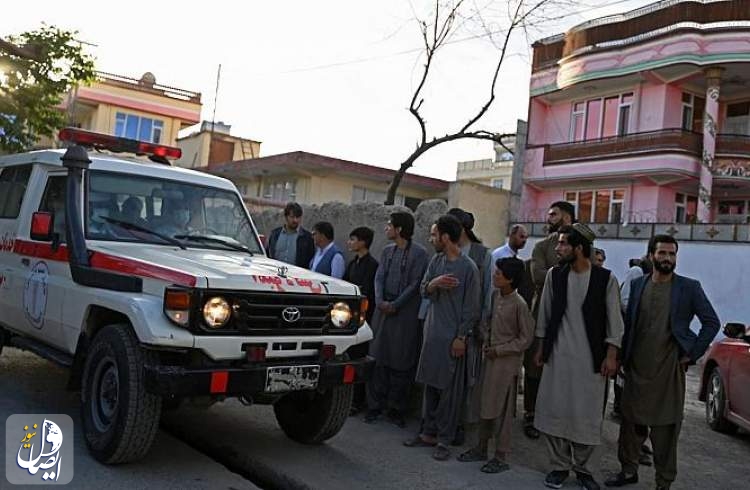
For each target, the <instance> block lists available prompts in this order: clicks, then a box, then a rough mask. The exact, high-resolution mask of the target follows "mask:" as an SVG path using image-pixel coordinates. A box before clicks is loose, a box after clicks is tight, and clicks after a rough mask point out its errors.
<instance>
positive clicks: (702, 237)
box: [522, 222, 750, 243]
mask: <svg viewBox="0 0 750 490" xmlns="http://www.w3.org/2000/svg"><path fill="white" fill-rule="evenodd" d="M522 224H523V225H524V226H526V229H527V230H528V231H529V235H530V236H532V237H546V236H547V235H548V231H547V223H539V222H529V223H522ZM587 224H588V227H589V228H591V230H592V231H593V232H594V233H596V237H597V238H601V239H615V240H617V239H621V240H648V239H649V238H651V237H652V236H654V235H662V234H666V235H672V236H673V237H675V238H676V239H677V240H678V241H693V242H741V243H748V242H750V224H729V223H701V224H684V223H628V224H627V225H624V224H619V223H587Z"/></svg>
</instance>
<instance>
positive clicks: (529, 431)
mask: <svg viewBox="0 0 750 490" xmlns="http://www.w3.org/2000/svg"><path fill="white" fill-rule="evenodd" d="M523 433H524V434H526V437H528V438H529V439H539V435H540V434H539V431H538V430H537V428H536V427H534V426H533V425H531V424H529V425H526V426H524V428H523Z"/></svg>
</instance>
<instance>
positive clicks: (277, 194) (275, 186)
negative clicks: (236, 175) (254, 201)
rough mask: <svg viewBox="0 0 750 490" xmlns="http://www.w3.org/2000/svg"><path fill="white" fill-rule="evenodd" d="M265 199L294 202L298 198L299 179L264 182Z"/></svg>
mask: <svg viewBox="0 0 750 490" xmlns="http://www.w3.org/2000/svg"><path fill="white" fill-rule="evenodd" d="M243 194H244V192H243ZM263 197H264V198H265V199H271V200H273V201H278V202H287V201H294V200H295V199H296V198H297V179H285V180H271V181H266V182H264V183H263Z"/></svg>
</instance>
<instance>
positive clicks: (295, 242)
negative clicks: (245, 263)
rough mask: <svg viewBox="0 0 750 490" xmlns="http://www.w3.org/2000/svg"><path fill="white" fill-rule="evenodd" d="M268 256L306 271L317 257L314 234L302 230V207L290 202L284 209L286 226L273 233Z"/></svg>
mask: <svg viewBox="0 0 750 490" xmlns="http://www.w3.org/2000/svg"><path fill="white" fill-rule="evenodd" d="M266 251H267V252H268V256H269V257H271V258H272V259H276V260H280V261H282V262H286V263H287V264H293V265H297V266H299V267H304V268H306V269H308V268H310V262H311V261H312V259H313V257H314V256H315V243H314V242H313V238H312V234H310V232H309V231H307V230H306V229H304V228H302V206H300V205H299V204H297V203H296V202H290V203H288V204H287V205H286V206H285V207H284V226H279V227H278V228H275V229H273V230H272V231H271V235H270V236H269V237H268V247H267V249H266Z"/></svg>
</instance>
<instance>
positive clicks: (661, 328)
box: [604, 235, 719, 489]
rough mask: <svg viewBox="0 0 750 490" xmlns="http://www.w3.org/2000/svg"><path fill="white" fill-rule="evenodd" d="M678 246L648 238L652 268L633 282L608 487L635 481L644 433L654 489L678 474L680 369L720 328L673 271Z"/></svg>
mask: <svg viewBox="0 0 750 490" xmlns="http://www.w3.org/2000/svg"><path fill="white" fill-rule="evenodd" d="M677 248H678V245H677V240H675V239H674V237H672V236H670V235H655V236H654V237H652V238H651V240H650V241H649V244H648V254H649V259H651V262H652V263H653V267H654V269H653V272H652V273H651V274H648V275H646V276H643V277H640V278H638V279H635V280H633V281H632V282H631V286H630V299H629V301H628V308H627V312H626V314H625V333H624V334H623V338H622V364H623V369H624V372H625V384H624V386H623V390H622V399H621V401H620V404H621V410H622V423H621V424H620V437H619V440H618V458H619V460H620V464H621V467H622V469H621V471H620V473H618V474H616V475H614V476H612V477H611V478H609V479H608V480H607V481H605V482H604V483H605V485H607V486H609V487H621V486H623V485H628V484H631V483H637V482H638V457H639V455H640V448H641V445H642V444H643V442H644V441H645V440H646V437H647V436H648V437H650V439H651V444H652V446H653V450H654V466H655V467H656V488H657V489H666V488H669V487H670V485H671V484H672V482H673V481H674V479H675V477H676V476H677V439H678V437H679V435H680V428H681V426H682V417H683V411H684V406H685V372H686V371H687V368H688V366H690V365H692V364H695V362H696V361H697V360H698V358H700V357H701V356H702V355H703V354H704V353H705V352H706V349H708V346H709V344H710V343H711V341H712V340H713V338H714V337H715V336H716V333H717V332H718V331H719V318H718V317H717V316H716V312H715V311H714V308H713V306H711V303H710V301H709V300H708V298H707V297H706V294H705V293H704V292H703V288H702V287H701V285H700V283H699V282H698V281H696V280H694V279H689V278H687V277H683V276H679V275H677V274H675V273H674V270H675V267H676V265H677ZM696 316H697V317H698V320H700V324H701V328H700V331H699V332H698V334H697V335H696V334H695V333H694V332H693V331H692V330H691V329H690V322H691V321H692V320H693V317H696Z"/></svg>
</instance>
